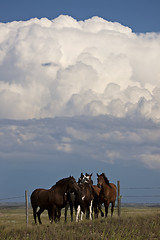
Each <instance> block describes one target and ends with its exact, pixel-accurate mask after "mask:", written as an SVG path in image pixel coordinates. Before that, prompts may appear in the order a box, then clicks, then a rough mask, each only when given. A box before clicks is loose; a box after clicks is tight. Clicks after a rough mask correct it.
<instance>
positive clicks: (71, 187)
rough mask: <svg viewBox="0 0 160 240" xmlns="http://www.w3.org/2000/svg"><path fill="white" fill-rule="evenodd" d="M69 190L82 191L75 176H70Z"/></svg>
mask: <svg viewBox="0 0 160 240" xmlns="http://www.w3.org/2000/svg"><path fill="white" fill-rule="evenodd" d="M68 191H70V192H78V191H80V188H79V186H78V184H77V182H76V180H75V178H74V177H73V176H70V177H69V181H68Z"/></svg>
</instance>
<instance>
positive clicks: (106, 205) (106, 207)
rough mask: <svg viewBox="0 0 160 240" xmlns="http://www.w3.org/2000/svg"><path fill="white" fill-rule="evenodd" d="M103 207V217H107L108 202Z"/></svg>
mask: <svg viewBox="0 0 160 240" xmlns="http://www.w3.org/2000/svg"><path fill="white" fill-rule="evenodd" d="M104 206H105V217H107V215H108V207H109V204H108V202H106V203H105V204H104Z"/></svg>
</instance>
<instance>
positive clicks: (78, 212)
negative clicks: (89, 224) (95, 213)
mask: <svg viewBox="0 0 160 240" xmlns="http://www.w3.org/2000/svg"><path fill="white" fill-rule="evenodd" d="M76 212H77V214H76V222H78V220H79V214H80V212H81V207H80V205H78V207H77V211H76Z"/></svg>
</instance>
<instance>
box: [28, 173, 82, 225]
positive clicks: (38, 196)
mask: <svg viewBox="0 0 160 240" xmlns="http://www.w3.org/2000/svg"><path fill="white" fill-rule="evenodd" d="M78 191H79V187H78V184H77V182H76V180H75V179H74V177H68V178H63V179H61V180H59V181H58V182H57V183H56V184H55V185H54V186H52V187H51V188H50V189H40V188H39V189H36V190H34V191H33V192H32V194H31V205H32V208H33V217H34V220H35V223H37V221H36V216H38V221H39V223H40V224H41V223H42V222H41V219H40V215H41V213H42V212H43V211H44V210H47V211H48V216H49V219H50V222H51V223H52V222H53V220H54V221H56V218H58V219H60V215H61V209H62V208H63V207H65V205H66V204H67V201H68V199H67V196H68V193H69V192H78ZM38 207H39V208H40V209H39V210H38V212H37V208H38Z"/></svg>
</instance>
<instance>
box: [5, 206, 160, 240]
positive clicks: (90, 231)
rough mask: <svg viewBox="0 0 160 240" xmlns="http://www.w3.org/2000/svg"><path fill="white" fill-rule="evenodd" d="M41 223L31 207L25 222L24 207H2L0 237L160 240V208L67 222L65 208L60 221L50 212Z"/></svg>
mask: <svg viewBox="0 0 160 240" xmlns="http://www.w3.org/2000/svg"><path fill="white" fill-rule="evenodd" d="M41 216H42V217H41V219H42V222H43V224H42V225H35V224H34V222H33V217H32V210H31V209H29V224H28V226H26V223H25V221H26V217H25V209H24V207H0V240H4V239H5V240H24V239H29V240H56V239H63V240H64V239H65V240H82V239H83V240H89V239H95V240H100V239H105V240H107V239H109V240H120V239H126V240H131V239H137V240H138V239H141V240H155V239H158V240H160V208H154V207H151V208H149V207H146V208H134V207H133V208H122V210H121V217H120V218H119V217H118V216H117V209H115V212H114V216H113V217H112V218H111V217H110V214H109V216H108V218H107V219H104V218H101V217H99V219H94V220H93V221H90V220H86V219H84V220H83V221H81V222H78V223H76V222H73V223H71V222H70V214H69V212H68V222H67V223H64V213H63V212H62V217H61V221H60V222H59V223H56V224H55V223H53V224H52V225H51V224H49V220H48V215H47V212H44V213H43V214H42V215H41Z"/></svg>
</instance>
